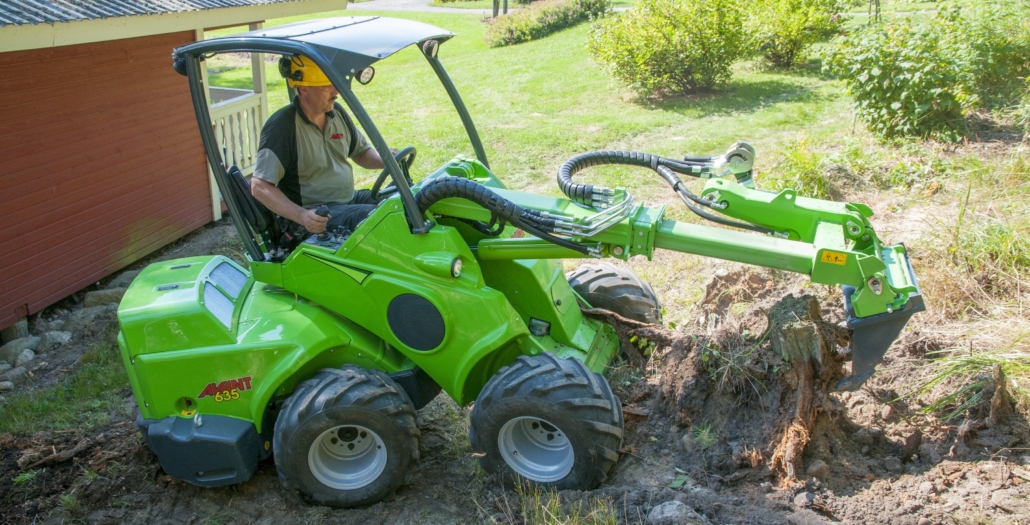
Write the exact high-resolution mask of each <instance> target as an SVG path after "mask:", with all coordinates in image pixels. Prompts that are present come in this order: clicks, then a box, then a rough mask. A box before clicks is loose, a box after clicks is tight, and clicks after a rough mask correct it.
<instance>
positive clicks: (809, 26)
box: [749, 0, 845, 68]
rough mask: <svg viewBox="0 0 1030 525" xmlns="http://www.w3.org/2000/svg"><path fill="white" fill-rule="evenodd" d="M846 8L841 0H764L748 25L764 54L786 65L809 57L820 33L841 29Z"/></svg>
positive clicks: (770, 62) (775, 65) (775, 62)
mask: <svg viewBox="0 0 1030 525" xmlns="http://www.w3.org/2000/svg"><path fill="white" fill-rule="evenodd" d="M844 10H845V6H844V5H842V3H841V2H839V1H838V0H761V1H760V2H758V4H757V5H756V8H755V11H754V13H753V15H752V16H751V19H750V24H749V28H750V32H751V34H752V35H753V38H754V39H755V46H756V47H757V49H758V51H759V52H760V53H761V55H762V57H764V58H765V60H766V61H767V62H769V64H770V65H772V66H774V67H783V68H787V67H791V66H793V65H794V64H797V63H798V62H801V61H803V60H805V59H806V58H808V51H809V48H811V47H812V44H814V43H815V42H816V41H817V40H818V39H819V38H820V37H823V36H825V35H828V34H833V33H836V32H839V31H840V29H841V25H842V24H843V20H844V19H843V17H842V16H841V15H840V12H841V11H844Z"/></svg>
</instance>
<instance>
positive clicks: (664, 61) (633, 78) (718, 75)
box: [588, 0, 748, 97]
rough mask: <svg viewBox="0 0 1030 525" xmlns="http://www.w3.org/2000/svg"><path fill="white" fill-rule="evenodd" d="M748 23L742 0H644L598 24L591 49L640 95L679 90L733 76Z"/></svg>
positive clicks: (596, 58)
mask: <svg viewBox="0 0 1030 525" xmlns="http://www.w3.org/2000/svg"><path fill="white" fill-rule="evenodd" d="M743 25H744V14H743V9H742V4H741V3H740V2H739V1H738V0H640V1H639V2H637V4H636V5H635V6H634V7H633V8H632V9H631V10H629V11H627V12H625V13H621V14H620V15H619V16H613V17H609V18H606V19H604V20H601V21H600V22H598V23H597V24H595V25H594V30H593V33H592V35H591V38H590V42H589V43H588V49H589V50H590V52H591V54H592V55H593V57H594V59H595V60H597V61H598V62H600V63H601V64H603V65H604V67H605V68H606V69H607V70H608V71H609V72H610V73H611V74H612V75H613V76H615V77H616V78H618V79H619V80H621V81H623V82H625V83H627V84H629V85H630V87H631V88H632V89H633V90H635V91H636V92H637V93H638V94H640V95H642V96H644V97H661V96H665V95H675V94H679V93H685V92H690V91H694V90H698V89H706V88H711V87H713V86H715V85H717V84H719V83H721V82H725V81H727V80H729V78H730V75H731V70H730V66H731V65H732V64H733V62H734V61H736V60H737V59H739V58H741V57H742V56H743V54H744V52H745V51H746V50H747V47H748V42H747V39H746V38H744V37H742V36H741V35H742V34H743V31H742V30H741V28H742V27H743Z"/></svg>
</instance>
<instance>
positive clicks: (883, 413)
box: [880, 405, 894, 421]
mask: <svg viewBox="0 0 1030 525" xmlns="http://www.w3.org/2000/svg"><path fill="white" fill-rule="evenodd" d="M893 415H894V407H892V406H890V405H884V406H883V408H881V409H880V419H882V420H884V421H887V420H888V419H890V418H891V416H893Z"/></svg>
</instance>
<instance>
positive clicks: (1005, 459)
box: [0, 215, 1030, 525]
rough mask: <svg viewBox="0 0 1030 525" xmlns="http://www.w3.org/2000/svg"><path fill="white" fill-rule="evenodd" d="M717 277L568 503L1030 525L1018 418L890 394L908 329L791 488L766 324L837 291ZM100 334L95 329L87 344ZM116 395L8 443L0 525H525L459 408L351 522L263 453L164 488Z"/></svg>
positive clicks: (798, 520) (902, 382)
mask: <svg viewBox="0 0 1030 525" xmlns="http://www.w3.org/2000/svg"><path fill="white" fill-rule="evenodd" d="M897 220H898V221H905V220H911V217H908V216H906V215H901V216H899V217H898V218H897ZM239 252H240V246H239V242H238V240H236V239H235V230H234V229H233V228H232V226H231V225H230V224H229V223H228V221H226V220H223V221H221V222H219V223H215V224H212V225H209V226H208V227H205V228H203V229H201V230H200V231H198V232H196V233H194V234H192V235H191V236H189V237H188V238H186V239H184V240H182V241H179V242H177V243H176V244H175V245H173V246H170V247H167V248H165V249H164V250H162V251H161V252H160V253H159V254H157V255H155V256H154V257H152V258H151V259H150V260H149V261H146V262H141V263H138V264H137V265H135V266H136V267H137V268H136V269H138V268H142V267H143V266H145V264H146V263H148V262H153V261H155V260H163V259H171V258H178V257H184V256H188V255H194V254H207V253H223V254H229V255H235V256H236V257H237V258H238V257H239ZM716 267H718V268H719V269H720V270H719V271H718V272H717V273H716V277H715V278H714V280H713V281H712V282H711V283H709V285H708V288H707V290H706V294H705V297H704V299H703V300H702V301H701V302H700V303H699V304H698V305H697V306H696V307H695V308H694V310H692V311H691V315H690V316H689V318H690V319H694V320H695V321H693V322H691V323H689V324H684V325H682V326H679V327H678V328H677V329H676V330H675V331H664V330H663V331H656V332H654V333H655V336H654V338H653V339H652V342H655V343H656V344H655V345H654V346H653V348H650V354H649V356H648V357H647V360H646V363H644V365H643V366H642V367H639V368H638V367H633V366H631V365H624V366H623V367H620V368H618V369H616V370H614V371H613V372H612V374H611V376H610V382H611V383H612V385H613V389H614V390H615V393H616V394H617V395H618V396H619V398H620V399H621V400H622V403H623V406H624V413H625V415H626V438H625V442H624V445H623V448H622V450H620V453H621V455H622V456H621V458H620V460H619V462H618V463H617V464H616V466H615V468H614V470H613V472H612V474H611V476H610V479H609V480H608V481H607V482H605V483H604V484H603V485H602V486H601V487H600V488H598V489H597V490H594V491H587V492H577V491H566V492H562V493H560V494H558V495H557V497H559V498H560V500H561V502H562V505H563V507H562V508H565V509H570V512H571V509H573V508H574V507H576V506H586V507H590V506H591V505H596V502H598V501H601V502H603V503H604V505H605V508H608V509H610V510H611V513H612V514H614V515H615V516H616V517H617V519H618V522H620V523H633V524H635V523H648V520H647V516H648V513H649V512H650V511H651V509H652V508H654V507H655V506H657V505H659V504H661V503H665V502H669V501H673V500H676V501H680V502H682V503H685V504H686V505H688V506H689V507H690V508H692V509H694V510H695V511H696V512H697V513H698V514H699V515H700V516H702V518H701V519H702V520H706V521H707V522H709V523H720V524H721V523H734V524H817V523H837V522H839V523H885V524H912V525H927V524H944V523H949V524H950V523H999V524H1000V523H1011V524H1030V498H1028V494H1030V438H1028V436H1030V432H1028V428H1030V427H1028V424H1027V421H1026V420H1025V419H1024V417H1023V415H1021V414H1023V413H1024V412H1021V411H1019V410H1016V411H1015V412H1014V413H1013V414H1011V415H1009V416H1008V417H1007V418H1006V419H1004V420H1003V421H1001V422H999V423H996V424H990V423H989V419H990V417H989V415H990V398H991V392H993V384H992V386H991V388H990V391H987V390H988V389H987V387H985V392H986V395H985V396H984V399H983V401H982V402H981V403H980V404H979V405H977V406H975V407H973V409H971V410H970V411H968V413H967V414H966V416H965V417H963V418H959V419H957V420H953V421H950V422H945V421H941V420H939V419H937V418H935V417H933V416H930V415H926V414H924V413H922V412H921V411H920V408H922V405H919V404H918V403H917V402H916V401H915V400H913V399H912V398H903V399H899V398H900V397H901V394H902V391H903V388H902V387H905V386H908V385H910V384H912V383H914V382H915V381H917V380H919V379H920V378H925V377H926V376H927V374H929V373H930V371H929V368H928V366H927V362H928V361H927V352H928V351H932V350H933V349H935V348H936V347H937V346H938V345H939V342H938V341H937V340H936V339H935V338H934V336H932V335H926V334H924V333H921V332H920V331H919V330H908V331H906V332H905V333H904V335H903V337H902V339H901V340H900V341H899V342H898V343H896V344H895V345H894V346H893V347H892V348H891V350H890V351H889V352H888V354H887V356H886V358H885V360H884V363H883V364H882V365H881V366H880V367H879V369H878V372H877V374H876V375H875V376H874V377H873V378H872V379H871V380H869V381H868V382H867V383H866V385H865V386H864V387H863V388H862V389H861V390H859V391H857V392H853V393H833V394H828V395H827V396H826V398H825V399H823V400H822V401H821V402H820V404H819V405H818V410H817V414H818V415H817V416H816V417H815V419H814V420H813V422H812V424H811V428H810V429H809V432H808V435H807V437H808V442H807V446H805V447H804V448H803V455H802V457H801V458H800V459H799V461H798V462H797V468H798V476H797V478H798V479H797V480H794V481H785V480H784V479H783V477H782V475H781V473H780V472H779V471H778V470H777V468H776V467H775V465H774V464H773V463H774V461H773V459H774V455H775V453H776V450H775V443H774V442H772V441H770V439H769V436H770V435H771V434H775V433H776V432H778V431H779V430H782V429H779V426H778V425H781V423H780V422H781V421H782V420H783V418H784V417H785V415H789V414H788V413H789V412H790V410H791V405H790V399H791V395H792V394H791V385H790V384H788V383H785V382H784V381H785V379H784V378H785V377H787V375H785V374H787V373H788V372H789V370H790V368H791V367H790V366H788V365H787V364H786V363H785V362H784V360H783V358H782V357H781V356H779V355H777V354H776V353H775V352H773V351H772V350H771V348H770V343H769V338H768V337H766V335H765V333H766V327H767V325H768V314H769V311H770V309H771V308H773V307H774V306H775V305H776V304H778V303H780V302H781V300H782V299H783V298H784V297H794V298H799V297H802V296H803V295H806V294H807V295H812V296H814V297H815V299H817V300H818V301H819V302H820V304H821V305H822V310H821V314H822V317H823V318H824V319H825V320H826V321H827V322H828V323H838V322H840V321H841V320H842V319H841V318H840V313H839V310H840V308H839V306H838V305H839V304H840V296H839V291H835V290H833V289H830V288H828V287H817V286H811V285H806V279H805V278H803V277H796V276H791V275H788V274H782V273H778V272H771V271H755V270H748V269H746V268H744V267H742V266H738V265H733V264H726V263H719V264H715V263H713V266H712V268H713V269H714V268H716ZM103 284H104V283H100V285H103ZM81 299H82V297H81V295H80V294H76V296H73V297H70V298H68V299H66V300H65V301H62V303H59V304H58V305H55V306H54V307H52V308H51V309H48V311H47V312H46V315H64V314H67V312H68V311H72V310H75V309H76V308H79V307H80V304H79V303H80V302H81ZM62 312H63V313H62ZM107 322H108V323H111V322H112V321H107ZM106 329H109V328H108V327H105V326H103V324H102V323H100V324H99V325H96V326H93V330H94V333H95V334H101V333H103V332H104V330H106ZM659 332H660V333H659ZM663 342H664V343H667V344H663ZM638 343H640V341H638ZM87 344H88V341H84V342H81V343H79V344H70V345H67V346H66V347H64V348H63V349H62V350H60V351H55V352H53V353H52V354H50V355H48V356H47V358H46V363H43V365H42V366H38V365H37V366H38V369H37V370H35V372H36V373H35V374H34V375H33V377H32V378H31V379H30V384H31V387H32V388H45V387H46V386H47V385H49V384H52V383H53V382H54V381H57V380H58V378H59V377H61V374H62V373H63V372H62V370H65V371H66V370H68V369H69V368H72V367H74V366H75V364H76V359H77V355H78V354H79V353H81V352H82V351H83V348H84V347H85V345H87ZM641 346H645V347H646V346H647V345H646V343H645V344H642V345H641ZM831 347H832V349H834V350H835V349H836V347H835V346H834V345H831ZM124 396H125V406H126V409H125V410H122V411H116V412H114V413H112V414H111V417H110V420H109V421H108V423H107V424H106V425H103V426H101V427H100V428H98V429H96V430H93V431H81V430H77V429H69V430H66V431H62V432H45V433H39V434H36V435H32V436H12V435H10V434H5V435H0V524H23V523H24V524H27V523H88V524H108V523H111V524H114V523H118V524H122V523H126V524H144V523H146V524H151V523H153V524H162V525H172V524H221V523H230V522H231V523H235V524H249V523H255V524H258V523H261V524H264V523H344V522H345V523H384V524H385V523H523V522H524V517H523V516H522V515H521V514H520V510H519V508H520V507H519V502H520V500H521V498H523V497H524V493H523V492H520V491H513V490H507V489H505V488H504V487H502V486H501V485H500V483H499V482H498V480H496V479H493V478H491V477H490V476H488V475H486V474H485V473H483V471H481V470H480V469H478V467H477V465H476V461H475V459H474V458H473V457H472V450H471V447H470V445H469V443H468V438H467V429H468V421H467V419H468V413H469V409H468V408H461V407H458V406H457V405H456V404H455V403H454V402H453V401H451V400H450V399H449V398H447V397H446V396H444V395H442V396H440V397H438V398H437V399H436V400H435V401H433V402H432V403H431V404H429V405H428V406H427V407H425V408H424V409H422V410H421V411H419V421H418V423H419V427H420V428H421V431H422V440H421V443H420V458H421V460H420V461H419V462H418V464H417V465H415V467H414V469H413V471H412V475H411V478H410V481H409V482H408V483H407V484H406V485H404V486H402V487H401V488H400V489H399V490H398V491H397V493H396V496H395V497H394V498H393V499H391V500H389V501H385V502H381V503H377V504H375V505H372V506H371V507H368V508H363V509H351V510H333V509H329V508H325V507H318V506H312V505H309V504H307V503H305V502H303V501H302V500H301V499H300V498H299V497H298V496H297V495H296V494H293V493H291V492H289V491H287V490H285V489H284V488H283V487H282V485H281V484H280V483H279V481H278V479H277V476H276V470H275V466H274V463H273V462H272V460H271V459H269V460H266V461H264V462H262V463H261V465H260V466H259V468H258V470H257V472H256V473H255V475H254V476H253V478H252V479H250V480H249V481H247V482H246V483H243V484H240V485H236V486H232V487H226V488H219V489H202V488H198V487H194V486H191V485H188V484H185V483H182V482H180V481H177V480H175V479H173V478H171V477H170V476H168V475H166V474H165V473H164V472H163V471H162V470H161V467H160V465H159V464H158V462H157V459H156V458H155V456H154V455H153V454H151V453H150V452H149V451H148V450H147V448H146V447H145V445H144V444H143V441H142V439H141V437H140V436H139V434H138V433H137V431H136V429H135V426H134V424H133V422H132V418H133V417H134V414H133V413H132V412H133V411H134V410H135V408H134V401H133V399H132V395H131V392H130V390H129V388H128V386H127V385H126V387H125V389H124ZM923 402H926V401H925V400H924V401H923ZM777 429H779V430H777ZM41 468H42V469H45V470H40V469H41ZM30 469H33V470H37V471H38V472H39V474H38V475H36V476H35V477H34V478H33V479H31V480H29V481H28V482H22V483H20V484H17V485H16V484H15V481H14V479H15V476H17V475H18V474H20V473H23V472H26V471H28V470H30ZM68 495H73V496H74V499H73V500H69V499H68V497H67V496H68ZM546 497H548V496H545V498H546ZM556 522H560V521H556Z"/></svg>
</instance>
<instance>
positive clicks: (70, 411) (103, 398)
mask: <svg viewBox="0 0 1030 525" xmlns="http://www.w3.org/2000/svg"><path fill="white" fill-rule="evenodd" d="M116 330H117V327H114V326H112V327H111V329H110V330H108V331H107V332H105V333H104V334H102V335H101V336H100V337H98V338H97V341H96V342H95V343H94V344H93V345H91V346H90V348H89V349H88V350H87V351H86V352H85V353H83V355H82V357H81V358H80V360H79V364H78V366H77V367H76V369H75V371H74V372H73V373H72V374H71V376H70V377H69V378H67V379H64V380H61V381H59V382H58V383H57V384H56V385H54V386H52V387H48V388H37V389H33V390H29V391H27V392H24V393H17V394H11V395H9V396H8V397H7V399H8V404H7V406H5V407H3V408H0V432H12V433H17V434H31V433H33V432H37V431H39V430H46V429H64V428H79V429H83V430H88V429H90V428H95V427H97V426H100V425H103V424H105V423H107V422H108V420H109V418H110V417H111V416H116V417H117V416H118V415H121V416H128V415H129V414H128V409H127V408H126V404H125V403H126V394H127V391H128V389H129V380H128V377H127V376H126V374H125V367H124V365H122V360H121V356H120V355H119V353H118V344H117V343H116V342H115V336H116V333H117V331H116Z"/></svg>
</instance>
